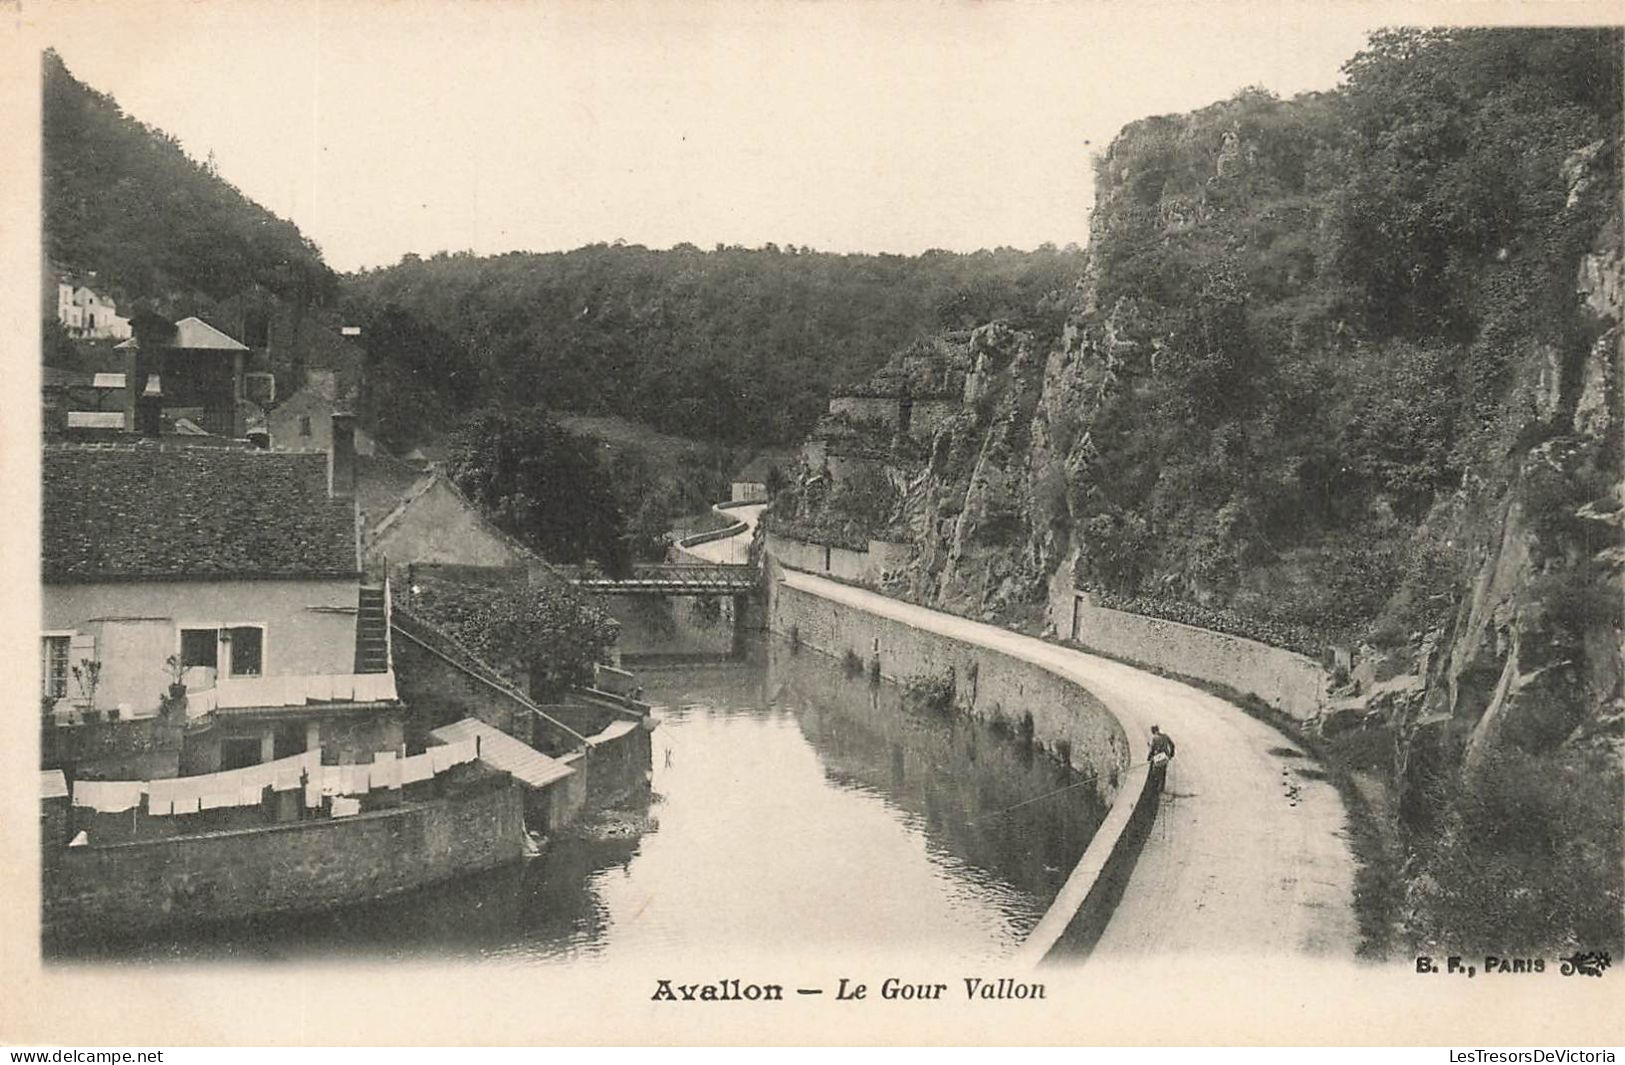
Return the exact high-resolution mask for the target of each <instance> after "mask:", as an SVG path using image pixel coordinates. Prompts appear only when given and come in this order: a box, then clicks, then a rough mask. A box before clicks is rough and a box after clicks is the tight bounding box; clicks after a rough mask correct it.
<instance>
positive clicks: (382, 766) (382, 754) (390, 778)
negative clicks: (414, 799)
mask: <svg viewBox="0 0 1625 1065" xmlns="http://www.w3.org/2000/svg"><path fill="white" fill-rule="evenodd" d="M367 781H368V783H369V784H371V785H372V787H373V788H374V789H378V788H398V787H400V786H401V763H400V759H398V758H396V757H395V752H394V751H379V752H378V753H377V754H375V755H373V756H372V769H371V772H369V773H368V774H367Z"/></svg>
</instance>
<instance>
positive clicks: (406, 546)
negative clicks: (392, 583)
mask: <svg viewBox="0 0 1625 1065" xmlns="http://www.w3.org/2000/svg"><path fill="white" fill-rule="evenodd" d="M365 550H366V555H367V560H368V562H369V563H373V562H377V561H379V560H381V559H384V558H387V559H389V562H390V565H391V566H392V567H394V566H397V565H398V564H405V563H408V562H415V563H419V564H444V563H454V564H457V565H464V566H522V565H524V564H525V563H526V561H527V559H526V557H525V555H524V554H523V553H521V552H520V551H519V550H518V549H517V548H515V547H514V546H513V544H512V543H510V542H509V541H508V540H507V538H505V537H504V536H502V535H501V534H500V533H499V532H497V531H496V530H495V529H493V528H491V526H490V525H489V524H487V523H486V522H485V520H484V519H483V518H481V517H480V516H479V515H478V514H477V513H475V512H474V511H473V510H471V509H470V508H469V506H468V504H467V503H465V502H464V501H463V500H462V499H461V498H460V497H459V496H458V495H457V493H456V492H455V491H453V490H452V489H451V488H450V487H449V486H447V485H446V483H445V482H444V481H439V480H436V481H435V482H434V483H433V484H432V485H430V486H429V488H427V489H425V490H424V492H423V493H422V494H421V495H419V496H417V497H416V498H415V499H413V500H412V502H411V503H410V504H409V505H408V506H407V508H406V509H405V510H404V511H403V512H402V513H401V514H399V515H398V516H397V517H396V518H395V519H394V520H393V521H391V522H390V523H389V525H388V527H387V528H385V529H384V530H383V532H381V533H379V534H378V535H377V536H376V537H374V538H373V539H371V540H369V541H368V542H367V544H366V548H365Z"/></svg>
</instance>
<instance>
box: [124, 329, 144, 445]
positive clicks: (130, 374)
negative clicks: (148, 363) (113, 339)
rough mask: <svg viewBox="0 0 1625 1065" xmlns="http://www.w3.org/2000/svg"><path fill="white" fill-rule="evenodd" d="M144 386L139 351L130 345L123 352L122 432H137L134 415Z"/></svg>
mask: <svg viewBox="0 0 1625 1065" xmlns="http://www.w3.org/2000/svg"><path fill="white" fill-rule="evenodd" d="M145 384H146V381H145V375H144V374H142V373H141V349H140V348H138V347H136V346H135V345H133V344H132V345H130V347H128V348H126V349H125V350H124V431H125V432H127V433H134V432H138V431H139V425H138V424H137V422H136V415H137V413H138V408H139V406H140V402H141V393H142V391H144V388H143V386H144V385H145Z"/></svg>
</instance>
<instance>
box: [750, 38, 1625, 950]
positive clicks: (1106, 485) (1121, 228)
mask: <svg viewBox="0 0 1625 1065" xmlns="http://www.w3.org/2000/svg"><path fill="white" fill-rule="evenodd" d="M1618 46H1619V41H1618V35H1617V34H1609V33H1601V34H1591V33H1589V31H1587V32H1585V33H1579V32H1566V31H1551V32H1547V31H1516V32H1500V31H1495V32H1491V31H1484V32H1480V31H1464V32H1459V33H1442V34H1419V35H1418V34H1411V35H1407V34H1397V35H1387V36H1379V37H1378V38H1375V39H1374V41H1373V46H1372V48H1371V49H1370V50H1369V51H1368V52H1366V53H1362V55H1361V56H1360V57H1357V58H1356V60H1355V61H1352V62H1351V64H1350V66H1349V70H1350V83H1349V85H1348V86H1347V87H1346V88H1345V89H1342V90H1340V91H1339V92H1337V93H1332V94H1325V95H1319V96H1310V97H1303V98H1299V99H1297V100H1293V101H1285V102H1283V101H1279V100H1275V99H1273V98H1271V97H1269V96H1267V95H1265V94H1261V93H1257V92H1245V93H1243V94H1241V95H1240V96H1238V97H1237V98H1236V99H1234V100H1230V101H1226V102H1224V103H1221V104H1217V105H1214V106H1213V107H1210V108H1207V109H1205V110H1203V111H1200V112H1196V113H1194V114H1191V115H1185V116H1177V117H1162V118H1156V119H1148V120H1145V121H1143V122H1139V123H1135V124H1133V125H1131V126H1129V127H1127V128H1126V129H1125V130H1124V131H1123V132H1122V134H1121V135H1120V136H1119V137H1118V138H1117V140H1116V141H1115V142H1114V143H1113V145H1112V147H1111V149H1110V150H1109V151H1108V152H1107V153H1106V154H1105V155H1104V156H1103V157H1102V158H1101V159H1100V160H1099V161H1098V162H1097V168H1096V169H1097V181H1096V195H1097V199H1096V203H1095V207H1094V212H1093V215H1092V219H1091V231H1092V238H1091V244H1090V248H1089V255H1088V261H1087V265H1086V269H1085V271H1084V273H1083V276H1082V277H1081V278H1080V279H1079V282H1078V285H1077V286H1076V288H1075V289H1072V290H1070V291H1068V292H1065V293H1058V294H1056V296H1054V297H1052V298H1053V299H1056V300H1060V301H1064V302H1065V303H1066V304H1067V306H1068V308H1069V309H1068V314H1067V318H1066V324H1065V327H1064V329H1063V330H1061V331H1060V332H1059V335H1058V336H1038V335H1034V334H1032V333H1025V332H1021V331H1018V330H1015V329H1011V328H1009V327H1007V326H1004V325H998V324H995V325H989V326H985V327H983V328H980V329H978V330H976V331H975V332H974V333H973V334H972V335H971V336H970V337H969V339H968V341H965V342H963V343H962V344H961V345H960V347H959V348H957V349H956V351H957V355H958V358H959V359H960V362H961V363H962V364H963V365H966V366H969V367H971V369H970V372H969V374H968V376H967V378H966V382H965V389H964V398H963V402H962V403H961V404H960V406H959V408H958V409H957V410H956V411H954V412H953V414H952V415H951V416H950V417H947V418H945V419H943V420H942V421H941V422H940V424H938V425H937V426H936V427H935V428H934V430H933V431H932V432H931V433H930V434H929V435H928V436H927V437H926V438H925V439H924V440H922V441H920V446H919V450H920V451H921V454H920V455H919V456H915V457H909V456H901V455H898V454H897V453H893V457H892V458H890V459H888V460H886V462H887V469H888V483H889V484H891V485H892V486H893V487H894V489H895V491H896V499H895V500H894V501H893V503H892V505H891V506H890V507H889V508H888V512H889V515H890V517H889V520H890V521H891V523H892V531H891V534H890V535H891V538H893V539H905V540H909V541H911V542H913V543H915V544H916V545H917V549H916V555H915V558H914V561H913V564H912V565H911V567H910V569H909V570H908V572H907V573H906V574H900V575H898V577H897V580H896V581H895V587H894V590H895V591H898V592H900V593H903V594H907V595H909V596H911V597H913V598H915V599H918V600H920V601H924V602H927V603H931V604H934V605H939V606H942V607H945V608H948V609H951V610H954V611H957V612H960V613H965V614H969V615H972V616H978V617H985V618H996V619H999V620H1002V621H1004V622H1006V623H1009V624H1014V625H1018V626H1021V627H1024V628H1029V629H1032V630H1035V631H1036V630H1038V629H1047V630H1048V631H1050V632H1057V631H1058V632H1059V634H1060V635H1062V636H1065V635H1067V633H1066V631H1065V630H1066V627H1067V626H1068V625H1069V624H1070V619H1069V618H1065V617H1046V616H1045V614H1046V604H1048V603H1050V602H1055V603H1065V602H1067V601H1068V599H1067V593H1068V592H1070V591H1071V590H1072V589H1082V590H1087V591H1089V592H1090V593H1091V594H1093V595H1095V596H1096V597H1097V598H1100V599H1103V600H1105V601H1106V602H1107V603H1108V604H1109V605H1120V606H1125V607H1128V608H1129V609H1135V610H1141V611H1144V612H1147V613H1154V614H1160V615H1162V616H1166V617H1171V618H1173V619H1175V620H1181V621H1187V622H1191V623H1195V624H1200V625H1206V626H1209V627H1214V628H1220V629H1225V630H1227V631H1231V632H1235V633H1237V634H1239V635H1244V636H1251V637H1253V638H1257V639H1262V640H1264V641H1265V642H1269V643H1275V644H1278V645H1283V646H1289V647H1295V648H1298V649H1302V650H1305V651H1307V652H1309V653H1311V654H1318V655H1320V656H1321V657H1322V660H1323V661H1324V662H1325V663H1326V665H1327V667H1328V670H1329V671H1330V672H1333V673H1334V680H1335V681H1336V682H1337V683H1338V684H1339V685H1340V686H1341V687H1340V688H1339V689H1338V690H1337V697H1336V699H1335V700H1334V702H1333V703H1332V704H1331V705H1330V706H1328V707H1327V711H1326V713H1325V714H1324V716H1323V719H1322V721H1323V724H1324V726H1325V729H1326V733H1327V735H1328V736H1329V737H1338V738H1341V739H1342V740H1343V741H1346V742H1348V743H1349V744H1350V745H1351V746H1359V747H1361V749H1362V750H1364V751H1366V754H1365V755H1364V756H1363V757H1364V759H1365V760H1364V762H1363V763H1361V764H1360V765H1358V766H1356V768H1357V769H1359V770H1360V771H1361V772H1362V773H1363V774H1364V775H1365V776H1366V777H1368V778H1369V781H1370V790H1371V794H1373V795H1375V796H1377V798H1378V799H1379V800H1380V802H1379V805H1383V806H1384V808H1385V809H1388V810H1390V811H1392V812H1395V813H1397V815H1398V816H1399V817H1400V823H1401V824H1402V825H1403V826H1404V832H1405V833H1406V834H1407V835H1406V849H1405V852H1404V853H1405V856H1406V862H1407V864H1406V870H1407V875H1408V876H1409V877H1410V881H1411V884H1412V887H1413V888H1415V890H1413V891H1411V892H1410V894H1409V895H1408V901H1407V903H1406V905H1407V906H1409V907H1410V908H1411V913H1412V917H1411V919H1410V925H1411V931H1412V934H1413V937H1415V938H1418V939H1422V938H1426V937H1427V936H1430V935H1434V934H1438V935H1446V934H1450V935H1458V936H1464V937H1472V936H1477V935H1479V933H1477V932H1471V931H1463V930H1462V929H1464V928H1466V925H1464V924H1463V923H1462V922H1463V921H1467V920H1468V919H1467V918H1466V917H1464V916H1462V915H1461V914H1459V913H1454V912H1453V911H1451V909H1450V907H1451V905H1454V904H1453V903H1449V902H1448V901H1446V900H1449V899H1461V898H1472V897H1474V896H1473V894H1472V892H1473V891H1476V890H1478V888H1477V887H1473V888H1472V889H1471V890H1469V889H1468V888H1463V887H1462V886H1461V885H1459V884H1454V882H1453V881H1452V880H1451V878H1452V877H1453V876H1456V875H1458V874H1456V873H1452V872H1450V871H1449V870H1448V869H1446V868H1445V867H1444V866H1445V864H1447V863H1446V856H1449V857H1450V859H1451V860H1455V859H1457V858H1460V857H1461V853H1462V852H1460V851H1459V850H1455V849H1452V848H1455V847H1458V846H1479V845H1480V844H1481V842H1482V841H1481V840H1479V841H1477V842H1474V841H1473V840H1472V839H1470V838H1469V837H1473V836H1474V834H1475V832H1478V830H1476V829H1475V830H1469V828H1467V827H1464V826H1467V825H1470V824H1474V823H1477V822H1473V821H1472V818H1473V817H1480V818H1485V817H1490V816H1491V815H1490V814H1488V813H1486V812H1485V811H1488V810H1500V811H1502V813H1501V814H1497V815H1495V816H1503V815H1505V816H1517V817H1522V816H1524V815H1523V814H1516V815H1512V814H1507V813H1506V812H1505V811H1506V808H1505V807H1504V806H1497V805H1496V803H1500V802H1512V801H1513V800H1512V799H1508V798H1507V797H1506V796H1501V797H1500V798H1495V797H1493V796H1491V797H1490V798H1486V797H1485V796H1486V795H1487V794H1488V793H1487V792H1485V791H1483V789H1482V788H1481V787H1480V786H1479V785H1478V784H1475V783H1473V781H1474V780H1475V777H1474V773H1475V770H1477V769H1480V768H1482V767H1483V766H1485V765H1487V764H1491V763H1493V764H1495V765H1498V766H1502V767H1503V768H1504V766H1505V765H1506V763H1505V760H1504V758H1503V757H1502V756H1501V755H1500V754H1498V753H1497V752H1503V751H1511V752H1514V753H1515V754H1516V755H1517V757H1527V758H1535V759H1546V760H1547V761H1544V762H1541V763H1540V766H1541V767H1542V768H1540V769H1538V770H1535V769H1531V770H1529V771H1530V772H1538V773H1542V774H1546V775H1547V776H1550V777H1552V778H1553V779H1556V778H1559V777H1561V776H1562V775H1563V774H1565V773H1569V772H1571V771H1572V772H1574V773H1578V774H1579V777H1578V778H1577V779H1579V780H1582V781H1586V782H1600V783H1599V784H1598V787H1600V788H1601V789H1602V790H1601V791H1599V792H1597V793H1596V794H1595V795H1591V797H1590V798H1587V799H1585V800H1584V801H1585V802H1591V803H1592V805H1591V806H1589V807H1586V811H1588V812H1583V813H1579V814H1576V813H1574V812H1573V810H1569V809H1568V808H1567V807H1563V806H1562V804H1563V803H1565V802H1569V801H1570V800H1569V799H1566V798H1563V797H1562V796H1558V795H1552V796H1550V797H1549V798H1550V802H1551V803H1553V804H1554V805H1553V807H1552V810H1551V811H1550V819H1553V820H1565V819H1567V822H1568V828H1566V829H1564V831H1567V832H1569V833H1570V836H1569V837H1565V839H1568V840H1569V842H1572V839H1573V838H1580V837H1584V839H1585V840H1586V841H1587V842H1586V844H1585V846H1584V847H1582V848H1580V850H1582V851H1584V853H1585V854H1587V855H1592V856H1593V857H1594V856H1595V855H1596V854H1602V855H1604V856H1605V858H1604V860H1603V861H1602V863H1601V864H1600V865H1595V864H1592V865H1587V864H1585V863H1587V862H1592V861H1593V858H1592V857H1587V858H1584V859H1583V860H1582V859H1580V858H1576V859H1575V861H1576V862H1579V863H1580V865H1579V866H1576V867H1575V869H1576V870H1577V871H1575V872H1573V875H1574V876H1575V877H1577V878H1579V879H1585V877H1587V876H1590V875H1591V874H1592V873H1594V872H1596V870H1598V869H1600V870H1603V872H1600V873H1596V875H1597V876H1598V877H1600V878H1601V880H1600V883H1601V885H1602V886H1601V887H1600V888H1598V891H1597V893H1598V894H1600V896H1601V897H1602V898H1603V903H1602V905H1601V909H1600V910H1598V911H1596V912H1602V913H1606V912H1607V910H1608V907H1609V906H1610V905H1613V906H1614V909H1616V910H1617V909H1618V906H1617V905H1614V903H1612V902H1610V901H1609V900H1614V901H1615V902H1617V900H1618V899H1619V896H1620V892H1619V884H1618V880H1619V877H1618V875H1617V869H1616V870H1614V871H1613V872H1611V873H1610V872H1608V871H1607V870H1608V869H1609V866H1608V860H1609V859H1607V858H1606V856H1607V855H1617V854H1618V852H1619V836H1620V832H1619V825H1618V816H1617V809H1615V810H1614V813H1613V814H1608V813H1607V812H1606V811H1607V810H1608V809H1609V803H1610V802H1611V801H1614V800H1613V799H1610V796H1616V795H1617V791H1618V766H1617V763H1618V759H1619V754H1620V743H1621V735H1622V728H1625V712H1622V711H1625V702H1622V675H1621V664H1620V663H1621V603H1622V601H1625V581H1622V576H1625V541H1622V535H1621V533H1622V529H1621V519H1622V516H1625V483H1622V480H1621V465H1620V455H1621V441H1622V432H1621V428H1622V427H1621V421H1622V418H1621V411H1620V404H1621V396H1620V385H1619V379H1620V372H1621V327H1620V321H1621V308H1622V289H1625V281H1622V261H1621V218H1620V206H1619V190H1620V173H1619V147H1620V136H1619V131H1618V117H1619V114H1618V112H1619V109H1618V85H1619V70H1618V67H1619V55H1620V51H1619V47H1618ZM1565 67H1566V68H1567V69H1568V71H1569V73H1568V74H1564V75H1558V74H1557V73H1556V71H1557V70H1558V69H1560V68H1565ZM1489 72H1495V74H1496V76H1495V77H1490V76H1488V74H1489ZM1577 72H1583V73H1577ZM1610 93H1612V96H1610ZM886 439H887V438H886V434H884V433H880V434H877V435H876V436H875V438H874V439H873V440H871V444H873V445H875V447H876V448H877V449H880V450H883V449H884V447H885V444H886ZM814 472H817V471H814ZM832 480H833V481H834V482H836V486H835V487H834V488H833V489H832V490H831V491H832V494H833V495H834V496H839V494H840V488H839V487H838V482H839V481H840V477H839V476H838V475H837V476H834V477H832ZM818 506H819V503H818V501H817V500H816V499H809V498H808V497H807V496H805V495H802V494H798V493H792V494H791V496H790V498H788V499H786V500H785V501H784V502H783V504H782V505H776V507H775V509H776V510H780V511H781V512H787V513H792V514H795V513H799V514H801V515H802V516H803V517H805V515H806V514H808V513H810V512H814V511H816V510H817V509H818ZM1593 756H1597V757H1601V759H1602V760H1601V761H1597V762H1593V761H1587V759H1589V758H1592V757H1593ZM1531 764H1533V763H1531ZM1588 787H1590V784H1589V783H1587V784H1584V785H1582V786H1581V790H1584V789H1585V788H1588ZM1475 788H1478V789H1479V790H1476V791H1475V790H1474V789H1475ZM1535 791H1536V792H1537V793H1541V794H1544V793H1543V792H1540V788H1539V787H1536V788H1535ZM1588 794H1589V793H1588ZM1525 798H1526V799H1527V796H1525ZM1519 801H1522V800H1519ZM1540 801H1546V800H1545V799H1542V800H1540ZM1574 801H1581V800H1577V799H1576V800H1574ZM1615 806H1616V807H1617V802H1615ZM1560 807H1562V809H1559V808H1560ZM1564 810H1568V812H1567V813H1565V812H1563V811H1564ZM1598 811H1602V812H1598ZM1541 816H1542V817H1543V818H1544V817H1546V816H1547V815H1545V814H1543V815H1541ZM1575 825H1581V826H1582V827H1580V828H1575V827H1574V826H1575ZM1597 833H1600V835H1598V834H1597ZM1478 834H1479V835H1482V833H1478ZM1571 837H1572V838H1571ZM1463 839H1468V840H1469V842H1468V843H1461V842H1460V841H1461V840H1463ZM1503 842H1504V841H1503ZM1498 845H1499V844H1498ZM1509 846H1510V845H1509ZM1564 846H1567V844H1566V843H1564V841H1563V840H1562V839H1559V840H1556V841H1555V842H1554V841H1553V840H1549V839H1548V840H1522V841H1520V842H1518V843H1517V844H1516V846H1515V847H1513V850H1514V851H1516V855H1514V858H1516V861H1522V860H1524V858H1526V857H1528V855H1533V854H1537V853H1548V852H1551V851H1553V850H1554V849H1555V850H1557V851H1560V852H1561V851H1562V848H1563V847H1564ZM1518 847H1524V848H1525V850H1524V851H1518V850H1517V848H1518ZM1576 853H1578V852H1576ZM1520 855H1521V856H1522V857H1519V856H1520ZM1514 858H1507V857H1506V855H1505V854H1503V853H1501V852H1497V860H1502V859H1505V860H1507V861H1512V862H1513V863H1514V865H1516V861H1514ZM1528 860H1530V861H1534V860H1535V859H1534V858H1529V859H1528ZM1542 860H1544V859H1542ZM1558 864H1561V862H1559V863H1558ZM1581 866H1583V868H1581ZM1486 867H1489V866H1486ZM1418 884H1419V885H1422V886H1421V887H1415V885H1418ZM1441 884H1444V885H1445V887H1440V885H1441ZM1452 884H1454V886H1451V885H1452ZM1486 890H1489V889H1486ZM1530 905H1531V906H1534V905H1535V904H1534V903H1530ZM1541 905H1546V906H1548V908H1549V909H1550V908H1552V907H1557V908H1561V907H1560V906H1559V904H1558V903H1557V902H1554V901H1552V900H1551V899H1545V900H1544V901H1543V902H1542V903H1541ZM1564 905H1566V903H1564ZM1463 908H1464V909H1471V908H1472V907H1463ZM1480 910H1482V911H1484V912H1490V911H1493V910H1494V907H1493V906H1491V905H1489V904H1488V903H1486V904H1484V905H1480V906H1477V908H1476V910H1475V911H1474V912H1477V911H1480ZM1531 912H1533V910H1531ZM1441 914H1442V915H1443V916H1441ZM1566 919H1567V920H1569V922H1570V925H1571V927H1572V928H1580V927H1586V928H1592V929H1596V928H1601V929H1602V931H1601V932H1600V933H1599V934H1602V935H1604V936H1615V937H1617V935H1618V928H1617V923H1618V922H1617V921H1613V920H1612V919H1606V920H1602V923H1601V924H1597V923H1596V922H1595V921H1593V922H1592V923H1591V924H1586V921H1588V920H1591V919H1590V918H1586V917H1584V916H1583V915H1579V914H1578V911H1575V914H1572V915H1570V917H1569V918H1566ZM1530 920H1531V921H1533V920H1534V918H1530ZM1507 921H1508V922H1511V926H1515V925H1516V924H1517V921H1516V920H1514V919H1513V918H1512V917H1508V918H1507ZM1452 922H1454V923H1452ZM1503 923H1506V922H1503ZM1452 929H1454V930H1455V931H1453V932H1452V931H1451V930H1452ZM1441 930H1442V931H1441ZM1493 934H1494V933H1492V932H1490V931H1484V932H1483V934H1482V936H1481V937H1480V940H1479V941H1480V942H1489V941H1490V939H1489V938H1484V937H1491V936H1492V935H1493ZM1508 934H1509V935H1512V934H1513V933H1508ZM1540 934H1544V933H1540ZM1569 934H1571V935H1577V934H1578V933H1574V932H1571V933H1569ZM1536 939H1538V934H1536ZM1531 941H1533V940H1531ZM1496 942H1500V943H1502V944H1503V945H1505V943H1506V942H1510V940H1505V939H1502V940H1496ZM1457 945H1462V944H1461V943H1459V942H1458V944H1457Z"/></svg>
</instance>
